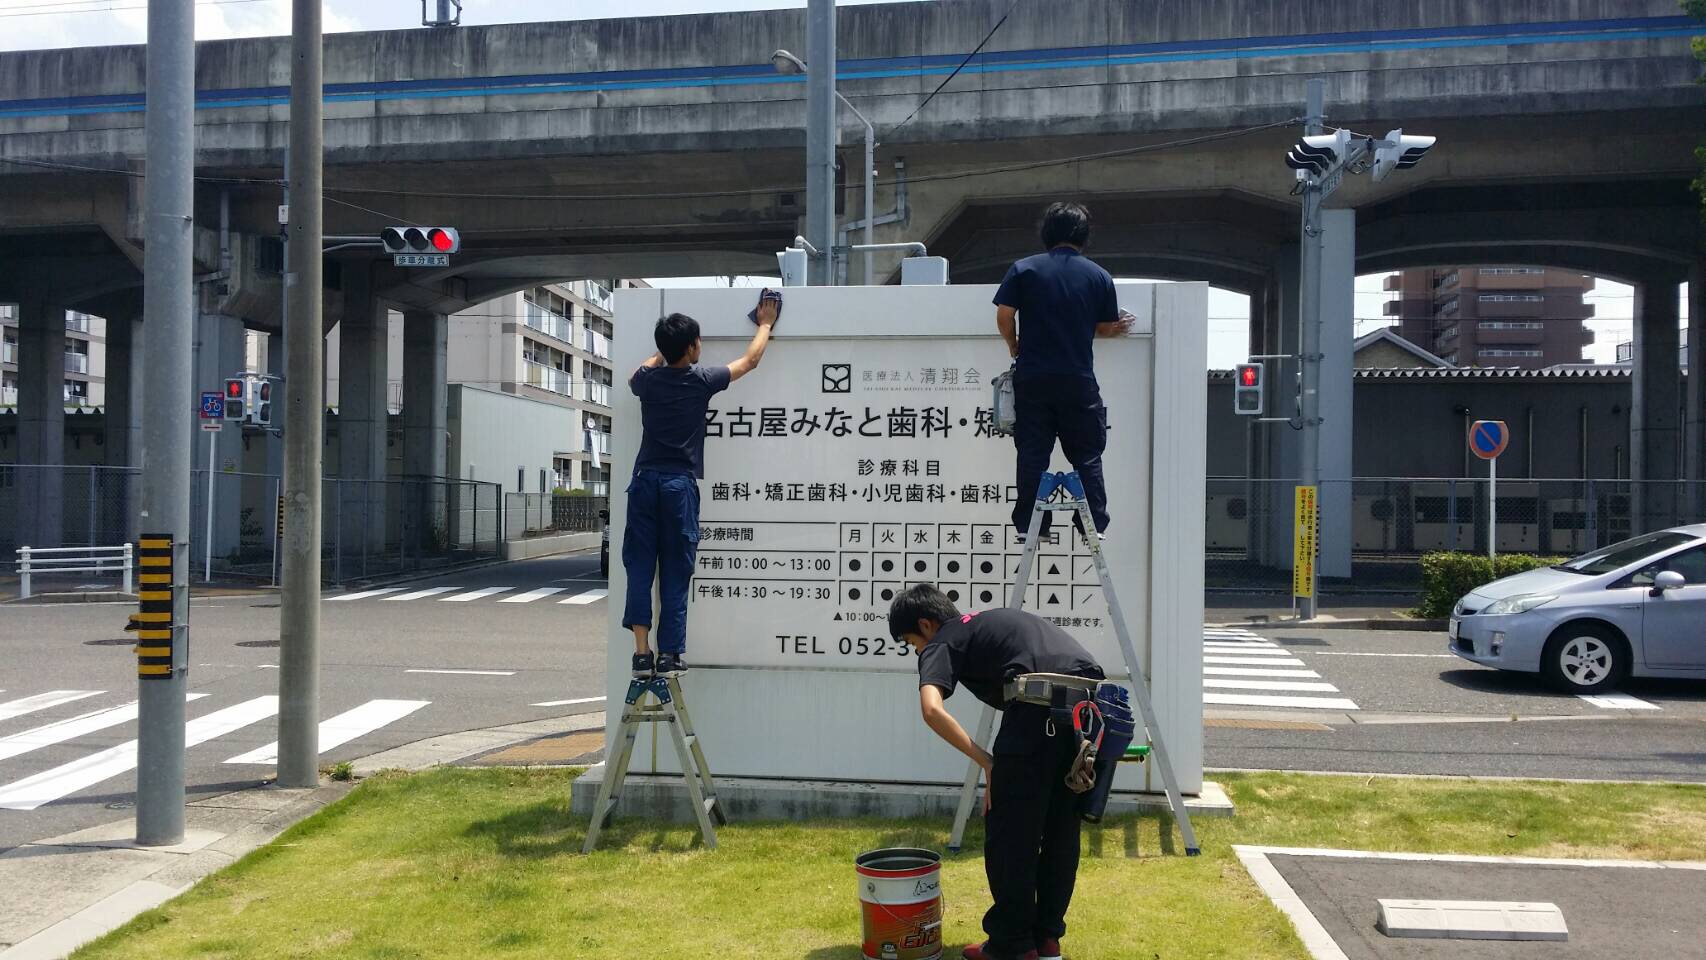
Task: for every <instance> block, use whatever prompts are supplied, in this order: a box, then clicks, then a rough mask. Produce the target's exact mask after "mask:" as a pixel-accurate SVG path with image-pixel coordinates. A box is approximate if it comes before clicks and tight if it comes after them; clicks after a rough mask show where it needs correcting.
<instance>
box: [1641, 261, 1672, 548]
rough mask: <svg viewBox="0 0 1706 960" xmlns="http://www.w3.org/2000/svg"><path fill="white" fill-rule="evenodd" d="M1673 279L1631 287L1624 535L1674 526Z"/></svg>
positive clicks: (1648, 280)
mask: <svg viewBox="0 0 1706 960" xmlns="http://www.w3.org/2000/svg"><path fill="white" fill-rule="evenodd" d="M1681 296H1682V291H1681V284H1680V282H1679V280H1678V279H1677V278H1674V277H1664V278H1651V279H1647V280H1643V281H1641V282H1640V283H1637V284H1636V285H1635V356H1634V384H1633V390H1632V397H1633V400H1632V402H1631V404H1630V410H1629V454H1630V455H1629V477H1630V479H1632V480H1634V481H1635V483H1634V484H1633V485H1632V486H1633V489H1632V490H1631V498H1630V519H1631V529H1630V533H1632V534H1640V533H1646V532H1648V531H1651V530H1658V529H1662V528H1663V527H1666V526H1670V525H1671V524H1674V523H1676V522H1677V519H1678V510H1677V508H1678V506H1679V505H1678V503H1677V488H1676V485H1675V484H1674V483H1664V482H1663V481H1674V480H1677V479H1678V478H1679V477H1680V476H1681V472H1680V467H1681V461H1682V447H1681V440H1682V430H1681V413H1682V369H1681V355H1680V347H1681V345H1680V342H1679V338H1680V333H1679V331H1678V324H1679V322H1680V317H1679V315H1678V310H1679V307H1680V302H1681Z"/></svg>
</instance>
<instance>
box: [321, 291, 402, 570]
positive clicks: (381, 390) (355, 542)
mask: <svg viewBox="0 0 1706 960" xmlns="http://www.w3.org/2000/svg"><path fill="white" fill-rule="evenodd" d="M343 300H344V304H343V306H344V310H343V320H342V321H341V322H340V323H339V325H338V329H339V333H338V479H339V483H338V485H337V486H338V494H337V503H336V506H335V508H336V509H337V511H338V515H337V523H338V527H339V531H340V534H341V541H340V543H341V549H342V551H343V555H344V566H343V568H342V569H343V573H344V574H345V575H346V576H347V575H349V574H350V573H352V572H354V571H357V570H360V569H362V567H361V564H362V563H363V562H364V558H368V557H373V556H377V555H382V554H383V553H384V552H385V516H386V514H385V510H386V485H385V444H386V428H387V426H388V425H389V417H388V411H387V407H386V396H385V394H386V374H387V372H388V371H387V359H388V356H387V353H388V350H389V346H390V345H389V342H388V339H387V338H388V336H389V332H390V314H389V311H388V310H387V309H386V308H385V306H384V305H383V304H381V303H380V301H379V298H378V297H377V296H376V295H375V294H374V290H373V275H372V271H371V270H370V268H369V267H368V266H367V265H365V264H345V265H344V268H343ZM352 561H353V562H354V563H355V564H357V566H356V567H354V568H352V567H350V565H349V564H350V562H352Z"/></svg>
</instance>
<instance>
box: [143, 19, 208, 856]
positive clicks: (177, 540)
mask: <svg viewBox="0 0 1706 960" xmlns="http://www.w3.org/2000/svg"><path fill="white" fill-rule="evenodd" d="M147 58H148V64H147V66H148V83H147V97H148V110H147V115H146V118H145V120H144V124H145V127H146V139H147V149H148V166H147V171H146V180H145V181H144V182H145V186H146V188H147V199H146V201H145V204H144V214H145V216H146V218H147V222H146V224H145V228H144V235H145V236H146V239H147V246H146V247H145V248H144V251H143V267H142V270H143V311H144V315H145V316H146V318H147V324H146V326H145V328H144V332H145V334H146V339H145V341H144V343H143V351H144V353H143V356H144V358H145V367H146V369H147V378H148V380H147V390H146V391H145V392H144V395H143V397H144V399H143V418H142V421H143V422H142V448H143V450H145V451H146V452H147V457H146V458H145V466H144V468H143V471H142V516H141V517H140V521H141V522H140V528H141V530H142V531H143V532H144V533H148V534H164V535H165V536H164V537H158V538H150V537H145V538H144V540H145V542H147V541H160V546H161V547H162V548H163V547H164V546H165V544H166V543H168V542H169V543H170V556H169V557H160V558H156V559H165V560H166V561H167V562H166V564H164V565H163V566H164V567H165V568H166V569H168V570H169V571H170V574H169V576H168V577H160V579H161V580H168V579H169V581H170V583H169V585H168V584H166V583H155V582H151V581H152V580H153V578H154V577H159V576H160V575H159V573H158V572H153V573H150V571H158V570H159V569H161V567H160V566H149V567H144V568H143V571H144V573H145V574H150V575H148V576H142V577H139V578H138V579H139V587H138V591H139V594H140V595H141V596H142V597H143V598H144V600H145V601H148V600H150V599H151V598H150V597H149V594H158V593H162V592H164V591H163V590H162V589H161V588H162V587H168V586H169V589H170V600H169V603H170V606H171V613H170V617H171V622H170V624H167V625H166V626H168V627H169V630H167V631H159V630H158V627H160V626H161V625H160V624H159V623H158V621H154V622H151V623H149V624H148V626H151V627H155V628H156V630H151V631H149V632H150V633H155V632H159V633H161V634H162V635H161V636H160V637H158V638H155V639H150V640H149V641H148V643H147V644H145V645H144V646H147V647H149V648H150V649H153V650H158V649H159V644H160V643H161V642H162V641H164V642H165V643H167V644H169V645H170V654H171V656H170V661H171V665H170V667H169V668H164V664H161V665H157V666H150V667H147V668H142V667H140V666H139V669H138V671H137V673H138V676H137V685H138V688H139V689H138V691H137V701H138V704H137V721H138V723H137V769H136V842H137V843H138V844H140V845H143V846H170V845H172V844H176V843H181V842H183V839H184V692H185V689H186V688H187V687H188V685H189V662H188V644H189V626H188V624H189V606H190V598H189V578H190V551H189V544H190V522H191V521H190V437H191V434H192V431H193V430H194V429H195V425H194V423H193V422H192V420H193V419H194V417H195V414H194V412H193V411H194V410H195V394H194V391H193V389H192V387H193V383H192V381H193V379H194V374H193V372H192V370H191V366H192V359H191V358H192V357H193V355H194V331H193V330H192V329H191V323H192V318H193V317H194V316H195V300H194V286H193V263H192V260H191V255H192V252H193V242H194V231H195V6H194V0H152V2H150V3H149V4H148V54H147ZM145 562H146V561H145ZM166 599H167V598H165V597H160V598H158V600H156V601H155V602H162V601H166ZM146 609H147V604H146V603H145V604H144V610H146ZM162 612H163V611H162ZM150 616H157V614H150ZM154 659H165V658H164V657H158V658H154ZM138 662H139V665H140V663H141V662H142V661H141V659H140V655H139V661H138Z"/></svg>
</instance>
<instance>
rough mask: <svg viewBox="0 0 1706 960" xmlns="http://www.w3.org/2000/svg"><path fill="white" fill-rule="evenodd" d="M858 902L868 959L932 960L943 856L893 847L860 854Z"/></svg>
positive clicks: (937, 939)
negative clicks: (863, 926) (862, 919)
mask: <svg viewBox="0 0 1706 960" xmlns="http://www.w3.org/2000/svg"><path fill="white" fill-rule="evenodd" d="M853 868H854V870H855V871H856V872H857V873H858V875H859V904H860V908H861V913H862V915H863V918H864V925H865V943H864V954H865V956H866V957H867V958H868V960H936V958H938V957H940V956H941V955H942V857H941V856H940V855H939V854H937V853H936V852H935V851H932V850H920V849H915V848H911V847H894V848H890V849H887V850H872V851H871V852H869V853H861V854H860V855H859V856H858V857H856V858H855V859H854V861H853Z"/></svg>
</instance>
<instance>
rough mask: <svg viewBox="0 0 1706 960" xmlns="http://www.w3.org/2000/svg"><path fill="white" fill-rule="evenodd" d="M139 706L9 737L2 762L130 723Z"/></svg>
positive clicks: (0, 743) (0, 749)
mask: <svg viewBox="0 0 1706 960" xmlns="http://www.w3.org/2000/svg"><path fill="white" fill-rule="evenodd" d="M205 696H207V694H205V693H191V694H187V695H186V696H185V697H184V699H185V700H200V699H201V698H202V697H205ZM136 703H137V702H136V701H135V700H132V701H131V702H129V703H127V704H124V705H122V706H117V707H110V708H108V709H106V710H97V711H95V712H94V713H85V714H83V715H82V716H80V717H72V718H71V719H69V720H59V721H56V722H54V723H49V724H46V725H45V726H40V727H36V728H34V729H31V730H25V731H24V732H22V733H14V734H12V735H11V736H9V737H0V760H10V759H12V758H13V757H21V756H23V755H24V754H26V753H29V752H30V751H32V750H40V749H41V748H42V747H51V746H53V745H54V744H56V743H64V742H66V741H67V740H75V739H77V738H78V737H85V736H88V735H89V734H91V733H98V732H99V731H102V730H105V729H107V728H108V727H116V726H118V725H119V724H121V723H129V722H130V721H132V720H135V719H136V710H137V706H136Z"/></svg>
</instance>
